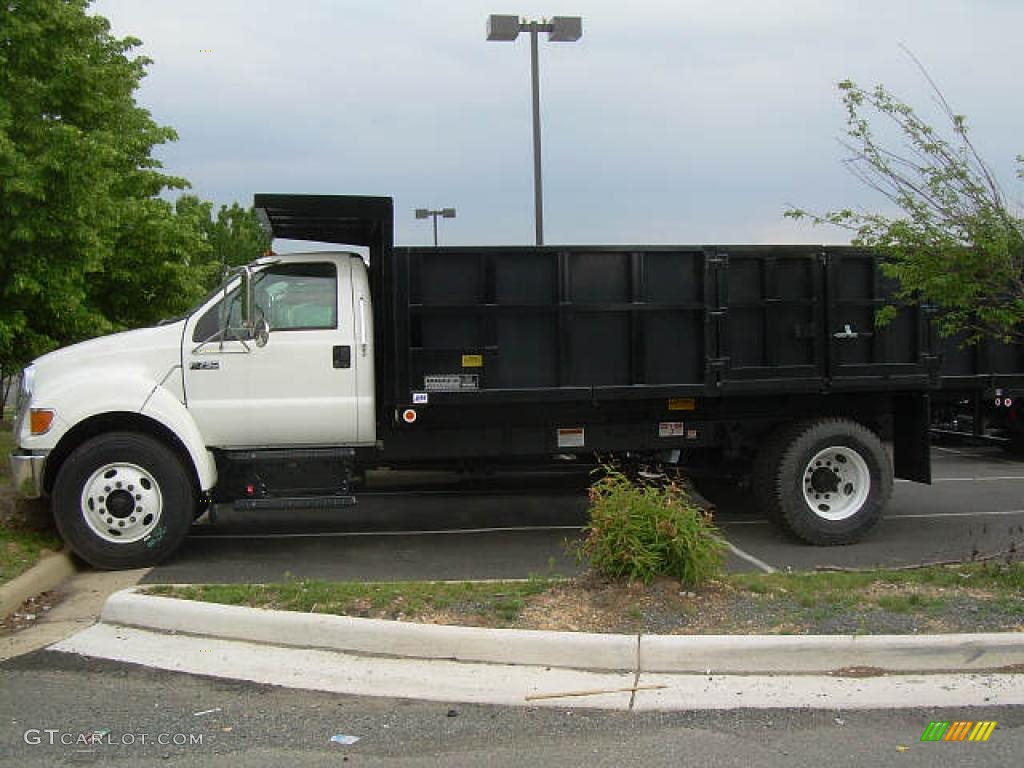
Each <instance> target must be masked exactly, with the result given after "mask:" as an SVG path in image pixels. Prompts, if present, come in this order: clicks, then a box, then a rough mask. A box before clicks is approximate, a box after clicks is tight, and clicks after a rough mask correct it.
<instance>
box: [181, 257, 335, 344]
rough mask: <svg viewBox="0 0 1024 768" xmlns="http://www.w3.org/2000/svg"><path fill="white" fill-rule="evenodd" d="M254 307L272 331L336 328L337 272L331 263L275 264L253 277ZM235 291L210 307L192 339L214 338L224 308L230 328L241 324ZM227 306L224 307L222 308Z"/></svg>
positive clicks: (204, 339)
mask: <svg viewBox="0 0 1024 768" xmlns="http://www.w3.org/2000/svg"><path fill="white" fill-rule="evenodd" d="M255 295H256V310H257V313H259V314H262V316H263V317H265V318H266V320H267V323H268V324H269V325H270V330H271V331H311V330H330V329H335V328H337V327H338V271H337V268H336V267H335V266H334V265H333V264H327V263H322V262H320V263H316V262H313V263H308V264H276V265H274V266H272V267H268V268H267V269H265V270H263V271H261V272H260V273H259V274H257V275H256V279H255ZM240 304H241V302H240V301H239V298H238V290H237V289H236V290H234V291H231V292H230V293H228V295H227V299H226V303H225V299H221V300H220V301H218V302H217V303H216V304H214V305H213V306H212V307H210V308H209V309H208V310H207V311H206V312H205V313H204V314H203V316H202V317H201V318H200V319H199V322H198V323H196V327H195V331H194V332H193V333H192V341H193V342H195V343H201V342H204V341H209V340H211V339H213V338H214V337H216V336H217V335H218V333H219V331H220V329H221V328H223V327H224V312H225V311H227V312H228V313H229V315H228V318H227V319H228V323H227V327H228V329H229V333H228V337H227V338H231V337H232V336H231V333H230V329H232V328H237V327H239V326H240V325H241V307H240ZM225 307H227V310H225Z"/></svg>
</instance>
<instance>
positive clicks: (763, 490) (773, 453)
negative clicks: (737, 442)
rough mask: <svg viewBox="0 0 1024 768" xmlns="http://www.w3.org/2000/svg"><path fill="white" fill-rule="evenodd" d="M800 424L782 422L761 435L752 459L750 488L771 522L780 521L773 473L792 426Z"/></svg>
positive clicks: (792, 429)
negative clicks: (757, 448) (752, 467)
mask: <svg viewBox="0 0 1024 768" xmlns="http://www.w3.org/2000/svg"><path fill="white" fill-rule="evenodd" d="M799 426H800V425H794V424H782V425H780V426H777V427H774V428H773V429H771V430H769V431H768V432H767V433H765V434H763V435H762V436H761V447H760V449H759V450H758V452H757V456H756V457H755V459H754V469H753V472H752V473H751V476H750V486H751V490H753V492H754V499H755V500H756V501H757V504H758V506H759V507H760V508H761V511H762V512H763V513H764V515H765V517H767V518H768V519H769V520H771V521H772V522H775V523H778V522H780V518H781V515H782V511H781V509H780V508H779V506H778V504H776V494H775V474H776V469H777V467H778V465H779V461H780V460H781V456H782V451H783V449H784V448H785V447H786V446H787V445H788V444H789V443H790V442H792V439H793V437H792V433H793V431H794V427H799Z"/></svg>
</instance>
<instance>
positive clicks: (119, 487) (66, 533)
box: [52, 432, 196, 570]
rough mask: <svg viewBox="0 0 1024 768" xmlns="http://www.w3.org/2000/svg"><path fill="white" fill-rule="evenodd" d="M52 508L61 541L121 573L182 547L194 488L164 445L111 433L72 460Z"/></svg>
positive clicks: (61, 474)
mask: <svg viewBox="0 0 1024 768" xmlns="http://www.w3.org/2000/svg"><path fill="white" fill-rule="evenodd" d="M136 484H138V487H137V488H136V487H135V486H136ZM104 493H107V494H109V495H107V496H104V495H103V494H104ZM52 503H53V517H54V520H55V521H56V523H57V529H58V530H59V531H60V534H61V536H62V537H63V539H64V541H65V542H67V544H68V545H69V546H70V547H71V548H72V549H73V550H74V551H75V552H76V553H77V554H78V555H79V556H80V557H81V558H82V559H84V560H85V561H87V562H88V563H90V564H92V565H94V566H95V567H97V568H102V569H108V570H118V569H123V568H142V567H145V566H150V565H156V564H157V563H159V562H160V561H161V560H163V559H164V558H166V557H167V556H169V555H170V554H171V553H172V552H174V551H175V550H177V549H178V547H179V546H181V543H182V542H183V541H184V540H185V536H186V535H187V534H188V531H189V527H190V526H191V524H192V520H193V517H194V513H195V509H196V491H195V486H194V484H193V482H192V476H191V473H190V472H189V471H188V470H187V469H186V468H185V466H184V464H183V463H182V461H181V459H180V458H179V457H178V456H177V454H175V453H174V451H172V450H171V449H170V448H168V447H167V446H166V445H164V444H163V443H161V442H160V441H158V440H155V439H154V438H152V437H149V436H148V435H144V434H139V433H135V432H111V433H109V434H106V435H100V436H98V437H94V438H92V439H91V440H88V441H87V442H85V443H83V444H82V445H80V446H79V447H78V448H76V449H75V451H74V452H73V453H72V454H71V455H70V456H69V457H68V459H67V461H65V462H64V464H63V466H61V468H60V472H59V473H58V474H57V480H56V483H55V484H54V488H53V498H52ZM107 504H109V507H107V506H105V505H107ZM107 521H109V524H108V523H107ZM123 537H126V538H125V540H118V539H119V538H123Z"/></svg>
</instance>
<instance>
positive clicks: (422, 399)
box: [412, 392, 430, 405]
mask: <svg viewBox="0 0 1024 768" xmlns="http://www.w3.org/2000/svg"><path fill="white" fill-rule="evenodd" d="M429 402H430V395H428V394H427V393H426V392H413V393H412V404H413V405H426V404H427V403H429Z"/></svg>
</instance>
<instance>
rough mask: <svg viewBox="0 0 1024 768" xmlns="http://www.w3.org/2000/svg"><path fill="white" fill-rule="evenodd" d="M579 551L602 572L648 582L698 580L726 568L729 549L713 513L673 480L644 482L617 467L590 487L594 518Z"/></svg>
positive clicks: (606, 470) (605, 470)
mask: <svg viewBox="0 0 1024 768" xmlns="http://www.w3.org/2000/svg"><path fill="white" fill-rule="evenodd" d="M584 534H585V538H584V540H583V541H582V542H579V543H578V544H577V545H576V547H575V549H576V556H577V558H578V559H579V560H580V561H583V560H588V561H589V562H590V565H591V566H592V567H593V568H594V569H595V570H596V571H597V572H598V573H600V574H601V575H603V576H606V577H608V578H613V579H622V578H625V579H628V580H630V581H642V582H643V583H645V584H649V583H650V582H651V581H652V580H653V579H654V577H655V576H659V575H665V576H672V577H674V578H677V579H679V581H680V582H681V583H683V584H687V585H697V584H701V583H703V582H705V581H707V580H709V579H711V578H714V577H715V576H717V575H718V574H719V573H721V570H722V564H723V562H724V560H725V552H726V549H727V546H726V543H725V540H724V539H723V537H722V535H721V533H720V532H719V531H718V529H717V528H716V527H715V526H714V524H713V523H712V522H711V514H710V513H709V512H707V511H705V510H703V509H701V508H700V507H698V506H697V505H696V504H694V503H693V501H691V499H690V497H689V496H688V495H687V493H686V491H685V489H684V488H682V487H681V486H680V485H678V484H677V483H674V482H668V483H666V484H658V485H655V484H645V483H638V482H634V481H632V480H630V479H629V478H628V477H626V475H624V474H623V473H622V472H620V471H619V470H617V469H615V468H614V467H609V466H605V467H603V476H602V477H601V478H600V479H599V480H597V481H596V482H595V483H594V484H593V485H591V487H590V522H589V523H588V525H587V526H586V527H585V528H584Z"/></svg>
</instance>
